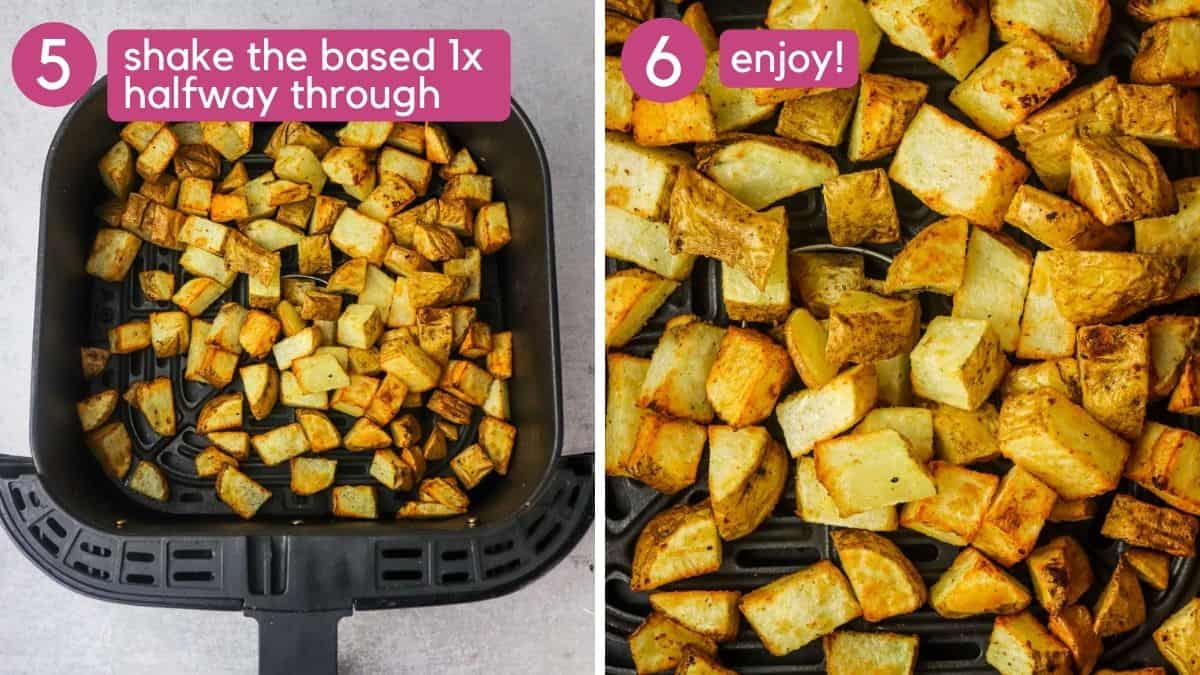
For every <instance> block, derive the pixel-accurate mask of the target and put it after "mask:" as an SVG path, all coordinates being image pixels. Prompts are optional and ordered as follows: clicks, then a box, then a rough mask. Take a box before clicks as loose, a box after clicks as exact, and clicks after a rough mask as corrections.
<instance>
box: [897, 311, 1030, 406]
mask: <svg viewBox="0 0 1200 675" xmlns="http://www.w3.org/2000/svg"><path fill="white" fill-rule="evenodd" d="M911 358H912V383H913V392H914V393H916V394H917V395H918V396H921V397H922V398H926V399H929V400H931V401H938V402H941V403H945V404H947V405H952V406H955V407H957V408H961V409H963V410H975V409H976V408H978V407H979V406H980V405H981V404H982V403H983V402H984V401H985V400H987V398H988V396H990V395H991V393H992V391H993V390H994V389H995V388H996V386H997V385H999V384H1000V380H1002V379H1003V378H1004V373H1005V371H1006V370H1007V369H1008V359H1007V358H1005V356H1004V351H1003V350H1002V349H1001V347H1000V341H999V339H997V337H996V333H995V332H994V331H993V330H992V327H991V325H990V324H988V322H987V321H983V320H981V319H960V318H957V317H947V316H939V317H935V318H934V319H933V320H932V321H930V322H929V326H928V327H927V328H926V331H925V334H924V335H923V336H922V337H921V341H920V342H918V343H917V346H916V347H915V348H913V350H912V357H911Z"/></svg>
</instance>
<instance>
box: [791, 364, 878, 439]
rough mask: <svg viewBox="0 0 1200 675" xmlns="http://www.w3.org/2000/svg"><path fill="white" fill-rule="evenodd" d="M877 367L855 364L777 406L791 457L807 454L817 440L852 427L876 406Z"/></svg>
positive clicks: (796, 393)
mask: <svg viewBox="0 0 1200 675" xmlns="http://www.w3.org/2000/svg"><path fill="white" fill-rule="evenodd" d="M877 395H878V380H877V379H876V374H875V366H874V365H871V364H864V365H860V366H855V367H853V368H850V369H848V370H846V371H845V372H843V373H841V374H840V375H838V376H837V377H835V378H833V379H832V380H830V381H829V382H828V383H827V384H825V385H823V386H821V387H818V388H816V389H802V390H800V391H798V392H795V393H793V394H791V395H789V396H787V397H786V398H784V400H782V401H780V402H779V404H778V405H777V406H776V408H775V415H776V417H777V418H778V420H779V426H780V427H782V428H783V435H784V439H785V440H786V441H787V447H788V451H789V452H790V453H791V455H792V457H799V456H801V455H804V454H808V452H809V451H811V450H812V448H813V445H814V444H816V443H817V442H818V441H821V440H825V439H828V438H833V437H834V436H836V435H838V434H840V433H842V432H843V431H847V430H849V429H850V428H851V427H853V426H854V425H855V424H857V423H858V422H859V420H861V419H862V418H863V416H864V415H866V414H867V412H868V411H869V410H870V409H871V408H873V407H874V406H875V401H876V398H877Z"/></svg>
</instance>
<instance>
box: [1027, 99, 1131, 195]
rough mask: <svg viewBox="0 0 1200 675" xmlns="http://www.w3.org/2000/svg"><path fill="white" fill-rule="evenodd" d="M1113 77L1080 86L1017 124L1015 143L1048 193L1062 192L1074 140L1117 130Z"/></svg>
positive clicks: (1069, 167) (1067, 176)
mask: <svg viewBox="0 0 1200 675" xmlns="http://www.w3.org/2000/svg"><path fill="white" fill-rule="evenodd" d="M1119 108H1120V102H1119V100H1118V97H1117V78H1116V76H1109V77H1106V78H1104V79H1102V80H1100V81H1099V82H1096V83H1095V84H1091V85H1088V86H1085V87H1079V88H1077V89H1075V90H1074V91H1071V92H1070V93H1068V94H1067V95H1066V96H1063V97H1062V98H1061V99H1059V100H1058V101H1055V102H1054V103H1051V104H1050V105H1048V106H1046V107H1045V108H1043V109H1042V110H1039V111H1038V112H1036V113H1034V114H1033V115H1031V116H1030V117H1029V119H1027V120H1025V121H1024V122H1023V123H1021V124H1019V125H1017V128H1016V137H1017V143H1018V145H1019V146H1020V148H1021V150H1022V151H1023V152H1024V153H1025V157H1026V159H1027V160H1028V161H1029V163H1030V164H1032V165H1033V167H1034V169H1035V170H1036V171H1037V174H1038V177H1039V178H1041V180H1042V184H1043V185H1045V186H1046V189H1048V190H1050V191H1051V192H1064V191H1065V190H1066V189H1067V182H1068V179H1069V178H1070V176H1071V149H1072V148H1073V147H1074V145H1075V141H1076V139H1079V138H1082V137H1090V136H1109V135H1112V134H1115V133H1118V132H1117V123H1118V116H1119Z"/></svg>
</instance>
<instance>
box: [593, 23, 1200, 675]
mask: <svg viewBox="0 0 1200 675" xmlns="http://www.w3.org/2000/svg"><path fill="white" fill-rule="evenodd" d="M688 4H690V3H682V4H680V5H675V4H673V3H669V2H660V3H658V5H659V16H667V17H678V16H679V15H680V14H681V12H682V11H683V10H684V9H686V7H687V5H688ZM703 4H704V8H705V9H706V10H707V13H708V15H709V18H710V19H711V20H712V22H713V24H714V26H715V28H716V29H717V31H718V32H719V31H722V30H725V29H728V28H757V27H761V26H762V24H763V18H764V16H765V12H766V8H767V4H768V3H767V2H766V1H765V0H758V1H756V2H744V1H740V0H706V1H705V2H704V3H703ZM1122 5H1123V3H1116V4H1114V7H1113V25H1112V27H1111V29H1110V30H1109V33H1108V38H1107V41H1106V44H1105V49H1104V56H1103V57H1102V58H1101V60H1100V63H1099V64H1097V65H1096V66H1091V67H1081V68H1080V74H1079V77H1078V78H1077V79H1076V81H1075V82H1074V83H1073V84H1072V85H1071V87H1070V89H1074V88H1075V87H1078V86H1080V85H1082V84H1086V83H1090V82H1094V81H1096V80H1099V79H1101V78H1103V77H1105V76H1107V75H1109V74H1116V75H1117V76H1118V77H1119V78H1120V79H1121V80H1122V81H1128V74H1129V63H1130V59H1131V58H1132V56H1133V54H1134V52H1135V51H1136V48H1137V37H1138V34H1139V33H1140V31H1141V30H1142V28H1143V27H1142V26H1138V25H1135V24H1134V23H1133V22H1132V21H1131V20H1130V19H1129V18H1128V16H1127V15H1126V14H1125V13H1124V9H1123V7H1122ZM997 45H998V42H997V41H996V39H995V37H994V36H993V49H994V48H995V47H996V46H997ZM610 53H611V54H617V53H619V52H617V51H610ZM871 70H872V72H880V73H887V74H892V75H898V76H902V77H907V78H911V79H918V80H921V81H923V82H926V83H928V84H929V95H928V98H927V102H928V103H930V104H932V105H935V106H937V107H938V108H939V109H941V110H943V111H946V112H948V113H949V114H950V115H952V116H953V117H955V118H957V119H958V120H960V121H963V122H966V123H968V124H970V121H969V120H967V118H966V117H965V116H964V115H963V114H962V113H961V112H959V111H958V110H957V109H956V108H955V107H954V106H952V105H951V104H950V102H949V100H948V96H949V93H950V90H951V89H952V88H953V87H954V84H955V82H954V80H953V79H952V78H950V77H949V76H948V75H946V74H945V73H943V72H942V71H941V70H939V69H938V68H937V67H936V66H934V65H933V64H931V63H929V62H927V61H926V60H924V59H923V58H921V57H920V56H917V55H916V54H912V53H910V52H906V51H904V50H901V49H899V48H897V47H895V46H893V45H891V44H890V43H889V42H888V40H887V37H886V36H885V37H884V40H883V43H882V44H881V45H880V49H879V54H878V56H877V57H876V59H875V64H874V65H873V66H872V68H871ZM774 125H775V120H774V119H772V120H770V121H769V122H766V123H763V124H761V125H758V126H756V127H755V128H753V129H751V130H750V131H754V132H758V133H773V130H774ZM1004 144H1005V145H1006V146H1007V147H1009V148H1010V149H1015V143H1014V142H1013V140H1012V139H1011V138H1010V139H1007V140H1006V141H1005V142H1004ZM1154 151H1155V153H1156V154H1158V156H1159V157H1160V158H1161V160H1162V162H1163V165H1164V167H1165V168H1166V170H1167V173H1168V174H1169V175H1170V177H1171V178H1172V179H1178V178H1183V177H1186V176H1194V175H1197V174H1200V152H1197V151H1188V150H1169V149H1163V148H1154ZM832 154H833V156H834V157H835V159H837V161H838V165H839V168H840V169H841V170H842V171H843V172H846V171H857V170H862V169H869V168H876V167H883V168H886V167H887V166H888V164H889V163H890V161H891V158H890V157H888V158H885V159H882V160H877V161H874V162H862V163H857V164H855V163H851V162H849V161H848V160H847V159H846V156H845V151H844V148H839V149H835V150H833V151H832ZM1035 182H1036V181H1035ZM892 192H893V194H894V197H895V200H896V208H897V211H898V212H899V215H900V222H901V226H902V230H903V236H904V240H905V241H907V240H908V239H910V238H911V237H912V236H913V235H915V234H916V233H917V232H919V231H920V230H921V228H923V227H924V226H925V225H927V224H928V223H930V222H933V221H934V220H937V219H938V218H940V217H941V216H939V215H938V214H936V213H934V212H933V211H931V210H929V209H928V208H926V207H925V206H924V205H923V204H922V203H921V202H920V201H919V200H918V199H916V198H915V197H914V196H913V195H912V194H910V193H909V192H908V191H907V190H905V189H904V188H902V187H900V186H899V185H895V184H893V185H892ZM784 205H785V206H786V208H787V211H788V219H789V238H790V245H791V246H792V247H793V248H796V247H802V246H809V245H815V244H828V242H829V238H828V232H827V230H826V227H825V211H824V204H823V202H822V199H821V196H820V190H809V191H807V192H805V193H803V194H800V195H797V196H795V197H793V198H790V199H788V200H786V201H785V202H784ZM1006 232H1009V233H1010V234H1015V235H1016V238H1017V239H1018V240H1020V242H1021V243H1022V244H1024V245H1025V246H1027V247H1030V248H1031V249H1041V248H1045V247H1044V246H1041V245H1040V244H1038V243H1037V242H1035V241H1034V240H1033V239H1031V238H1029V237H1027V236H1025V235H1024V234H1023V233H1020V232H1016V231H1015V230H1013V229H1012V228H1007V229H1006ZM902 245H903V242H901V243H898V244H891V245H885V246H872V247H869V248H870V249H871V250H872V251H875V252H878V253H883V254H888V255H890V254H894V253H895V252H896V251H898V250H899V249H900V248H901V246H902ZM625 266H627V265H625V264H624V263H618V262H616V261H613V260H611V259H610V260H608V261H607V268H608V272H612V271H614V270H616V269H618V268H620V267H625ZM867 272H868V275H869V276H872V277H875V278H882V277H883V275H884V274H885V272H886V264H884V263H881V262H880V261H879V260H878V259H873V258H870V257H868V258H867ZM926 295H927V296H928V294H926ZM930 297H931V298H932V301H928V299H927V298H923V303H922V305H923V311H924V314H925V315H926V318H928V317H930V316H932V315H934V314H937V313H945V312H946V311H948V309H949V307H948V303H944V302H943V303H939V302H938V301H939V300H941V298H940V297H937V296H930ZM1155 312H1156V313H1182V314H1197V313H1198V312H1200V303H1197V302H1196V301H1189V302H1187V303H1181V304H1180V305H1175V306H1169V307H1164V308H1156V310H1155ZM685 313H690V314H695V315H697V316H699V317H700V318H701V319H703V320H705V321H710V322H713V323H716V324H718V325H728V324H729V318H728V315H727V314H726V313H725V308H724V307H723V305H722V303H721V280H720V265H719V264H718V263H716V262H715V261H713V260H708V259H704V258H701V259H699V260H697V263H696V267H695V270H694V271H693V273H692V276H691V279H690V281H688V282H685V283H683V284H681V285H680V287H679V288H678V289H677V290H676V292H675V293H674V294H673V295H672V296H671V297H670V298H669V299H668V300H667V302H666V303H665V304H664V306H663V307H662V309H660V311H659V312H658V313H657V314H656V315H655V316H654V317H653V318H651V320H650V321H649V322H648V323H647V325H646V327H645V328H644V329H643V331H642V332H641V333H640V334H639V335H638V336H637V337H636V338H634V339H633V340H632V341H631V342H630V343H629V346H628V347H626V348H625V350H624V351H628V352H631V353H634V354H637V355H638V356H649V355H650V353H651V352H652V351H653V350H654V347H655V345H656V344H657V343H658V339H659V337H660V336H661V334H662V330H663V327H664V325H665V323H666V321H667V319H669V318H670V317H672V316H675V315H677V314H685ZM1134 320H1137V317H1134ZM1149 416H1150V417H1151V418H1152V419H1157V420H1160V421H1163V422H1164V423H1167V424H1171V425H1174V426H1180V427H1188V428H1193V429H1196V428H1197V425H1196V424H1195V423H1194V422H1192V420H1191V419H1190V418H1186V417H1183V416H1179V415H1171V414H1168V413H1166V412H1165V410H1163V405H1162V404H1161V403H1159V404H1155V405H1153V406H1152V407H1151V410H1150V413H1149ZM775 431H776V434H778V429H775ZM701 467H702V468H701V473H700V476H699V478H698V479H697V482H696V485H694V486H693V487H692V488H689V489H687V490H684V491H683V492H682V493H680V494H678V495H675V496H673V497H667V496H664V495H660V494H658V493H657V492H655V491H654V490H652V489H650V488H648V487H646V486H644V485H641V484H640V483H636V482H634V481H631V480H629V479H625V478H617V479H614V478H608V479H606V481H605V491H606V495H607V505H606V511H607V512H606V514H605V515H606V557H605V608H606V611H605V631H606V642H605V659H606V667H607V670H608V672H609V673H614V674H616V673H621V674H624V673H630V672H632V666H633V662H632V660H631V658H630V655H629V648H628V644H627V643H626V638H627V637H628V636H629V634H630V633H631V632H632V631H633V630H634V629H635V628H636V627H637V626H638V624H639V623H640V622H641V621H642V620H643V619H644V618H645V617H646V615H647V614H648V613H649V611H650V607H649V603H648V601H647V594H645V593H634V592H632V591H630V589H629V574H630V568H631V564H632V558H633V547H634V544H635V542H636V539H637V535H638V533H639V532H641V530H642V527H643V526H644V525H645V524H646V522H647V521H648V520H649V519H650V518H651V517H653V516H654V515H655V514H657V513H659V512H660V511H662V510H663V509H665V508H667V507H669V506H671V505H673V504H678V503H684V502H696V501H700V500H702V499H703V498H704V497H705V496H706V494H707V488H706V484H707V478H706V471H705V468H704V467H706V464H705V463H704V462H702V463H701ZM985 469H986V470H991V471H993V472H999V471H1001V470H1003V467H1002V466H1000V465H999V464H997V465H996V466H992V467H985ZM1120 489H1121V490H1122V491H1126V492H1131V493H1133V494H1135V495H1137V496H1139V497H1140V498H1142V499H1147V500H1150V501H1154V498H1153V497H1149V496H1147V495H1145V494H1143V493H1142V492H1141V491H1140V489H1139V488H1137V487H1136V486H1132V485H1129V484H1128V483H1125V484H1122V486H1121V488H1120ZM1108 501H1109V499H1104V500H1102V502H1101V504H1100V509H1101V510H1100V512H1101V513H1104V512H1105V511H1106V510H1107V507H1108ZM794 509H795V494H794V490H793V485H792V479H791V477H789V480H788V484H787V488H786V490H785V492H784V495H783V497H782V498H781V499H780V501H779V504H778V506H777V507H776V509H775V512H774V514H773V515H772V516H771V517H770V518H769V519H768V520H767V521H766V522H764V523H763V524H762V526H761V527H759V529H758V530H756V531H755V532H754V533H753V534H751V535H750V536H747V537H745V538H744V539H739V540H737V541H734V542H727V543H726V545H725V552H724V562H723V564H722V566H721V569H720V570H719V571H718V572H716V573H713V574H707V575H704V576H701V577H697V578H694V579H688V580H684V581H680V582H677V583H674V584H670V585H668V586H666V587H664V589H661V590H680V589H736V590H741V591H743V592H745V591H750V590H752V589H754V588H757V587H759V586H762V585H764V584H766V583H768V582H770V581H772V580H774V579H776V578H778V577H780V576H783V575H785V574H788V573H790V572H794V571H796V570H797V569H799V568H800V567H802V566H805V565H809V564H811V563H813V562H816V561H817V560H821V559H833V560H836V556H835V555H834V552H833V547H832V545H831V543H830V539H829V531H830V529H831V528H828V527H826V526H824V525H815V524H811V523H806V522H803V521H802V520H800V518H799V517H797V516H796V515H795V514H794V512H793V511H794ZM1099 529H1100V522H1099V520H1095V521H1092V522H1088V523H1080V524H1070V525H1066V524H1063V525H1054V524H1052V525H1050V526H1048V527H1047V528H1046V529H1045V530H1044V531H1043V534H1042V537H1041V539H1040V540H1039V541H1041V542H1045V541H1046V540H1047V539H1049V538H1052V537H1054V536H1057V535H1059V534H1072V535H1074V536H1075V537H1077V538H1078V539H1079V541H1080V542H1081V543H1083V545H1084V547H1085V548H1086V549H1087V550H1088V552H1089V554H1090V555H1091V557H1092V560H1093V566H1094V568H1095V572H1096V577H1097V580H1098V581H1097V583H1096V584H1094V585H1093V588H1092V589H1091V591H1090V592H1089V594H1088V595H1086V596H1084V598H1083V602H1084V603H1085V604H1087V605H1088V606H1089V607H1090V606H1092V603H1093V602H1094V601H1095V598H1096V595H1097V594H1098V592H1099V589H1100V587H1101V586H1102V585H1103V583H1104V582H1105V581H1107V579H1108V577H1109V574H1110V573H1111V571H1112V568H1113V565H1114V564H1115V562H1116V559H1117V555H1118V553H1119V551H1120V550H1122V549H1123V546H1124V545H1123V544H1118V543H1116V542H1113V541H1111V540H1107V539H1105V538H1103V537H1101V536H1100V534H1099ZM886 536H888V537H889V538H891V539H892V540H893V541H895V542H896V543H897V544H898V545H899V546H900V547H901V549H902V550H903V551H904V552H905V554H906V555H907V556H908V557H909V558H910V559H911V560H912V561H913V562H914V564H915V565H916V566H917V569H918V570H920V572H921V574H922V576H923V577H924V579H925V581H926V582H927V583H929V584H932V583H933V582H934V581H935V580H936V579H937V578H938V576H940V574H941V572H942V571H944V570H945V569H946V568H947V567H948V566H949V565H950V563H951V561H953V559H954V556H955V554H956V552H957V550H958V549H957V547H954V546H950V545H948V544H944V543H942V542H939V541H936V540H934V539H931V538H929V537H925V536H923V535H920V534H917V533H916V532H911V531H907V530H899V531H897V532H894V533H888V534H887V535H886ZM1011 571H1012V572H1013V573H1014V574H1016V575H1017V576H1018V578H1020V579H1021V580H1022V581H1023V582H1025V583H1026V585H1028V582H1029V579H1028V574H1027V573H1026V571H1025V566H1024V564H1018V565H1016V566H1014V568H1013V569H1012V570H1011ZM1142 588H1143V592H1144V593H1145V596H1146V605H1147V615H1148V618H1147V621H1146V623H1145V624H1144V625H1143V626H1142V627H1141V628H1139V629H1138V630H1136V631H1133V632H1130V633H1126V634H1124V635H1120V636H1117V637H1115V638H1111V639H1109V640H1107V641H1106V648H1107V650H1106V653H1105V657H1104V660H1103V662H1102V665H1103V664H1105V663H1107V664H1108V665H1109V667H1127V668H1133V667H1137V666H1145V665H1165V662H1164V661H1163V659H1162V657H1161V656H1160V655H1159V654H1158V652H1157V649H1156V648H1155V647H1154V644H1153V642H1152V641H1151V639H1150V633H1151V631H1152V630H1153V629H1154V628H1155V627H1157V625H1158V624H1159V623H1161V622H1162V620H1163V619H1165V618H1166V617H1167V616H1169V615H1170V614H1171V613H1172V612H1173V611H1175V610H1176V609H1177V608H1178V607H1180V606H1181V605H1182V604H1183V603H1186V602H1187V601H1188V600H1190V599H1191V598H1192V597H1195V596H1196V594H1197V592H1198V591H1200V573H1197V570H1196V565H1195V562H1194V558H1187V559H1183V558H1176V559H1175V560H1174V561H1173V565H1172V572H1171V586H1170V588H1169V589H1168V590H1167V591H1165V592H1158V591H1154V590H1153V589H1150V588H1149V587H1147V586H1144V585H1143V587H1142ZM846 628H848V629H851V630H889V631H895V632H902V633H914V634H917V635H919V636H920V638H921V648H920V661H919V663H918V671H919V672H923V673H986V672H995V671H994V670H993V669H992V668H991V667H990V666H988V665H987V663H986V662H985V660H984V651H985V650H986V648H987V641H988V636H989V635H990V633H991V628H992V620H991V617H976V618H972V619H967V620H959V621H950V620H945V619H942V618H941V617H939V616H938V615H937V614H936V613H934V612H933V611H932V610H931V609H929V608H928V607H926V608H924V609H922V610H920V611H918V612H916V613H914V614H910V615H906V616H903V617H898V618H895V619H890V620H888V621H884V622H882V623H879V624H869V623H867V622H865V621H863V620H861V619H860V620H857V621H854V622H851V623H850V624H848V625H847V626H846ZM719 657H720V659H721V661H722V663H724V665H726V666H727V667H730V668H733V669H735V670H737V671H738V672H739V673H742V674H743V675H751V674H764V675H765V674H767V673H798V672H805V673H819V672H824V662H823V656H822V652H821V645H820V641H819V640H818V641H815V642H813V643H812V644H810V645H808V646H807V647H805V648H803V649H801V650H799V651H796V652H793V653H792V654H789V655H788V656H786V657H775V656H771V655H770V654H768V653H767V652H766V650H765V649H764V648H763V647H762V643H761V642H760V641H759V639H758V637H757V636H756V635H755V634H754V632H753V631H752V630H751V629H750V628H749V627H748V626H747V625H746V624H745V622H744V621H743V623H742V629H741V633H740V634H739V635H738V637H737V638H736V639H735V640H733V641H731V642H727V643H724V644H721V645H720V649H719Z"/></svg>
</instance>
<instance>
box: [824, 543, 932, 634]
mask: <svg viewBox="0 0 1200 675" xmlns="http://www.w3.org/2000/svg"><path fill="white" fill-rule="evenodd" d="M831 536H832V537H833V545H834V548H835V549H836V550H837V555H838V560H840V561H841V563H842V569H843V570H845V573H846V577H847V578H848V579H849V580H850V585H851V586H852V587H853V588H854V594H855V595H856V596H857V597H858V598H859V604H860V605H861V606H862V616H863V618H864V619H866V620H867V621H870V622H876V621H882V620H884V619H887V618H890V617H893V616H899V615H901V614H908V613H910V612H914V611H916V610H917V609H918V608H919V607H921V606H922V605H924V604H925V600H926V597H927V596H928V592H927V590H926V588H925V582H924V580H922V579H921V575H920V573H919V572H917V568H916V567H915V566H914V565H913V564H912V562H911V561H910V560H909V559H908V558H906V557H904V553H903V552H901V551H900V547H899V546H896V544H894V543H892V541H891V540H890V539H886V538H884V537H882V536H880V535H878V534H875V533H873V532H866V531H863V530H835V531H834V532H833V533H832V535H831Z"/></svg>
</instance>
